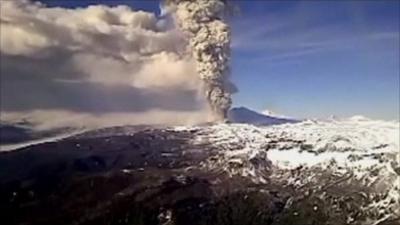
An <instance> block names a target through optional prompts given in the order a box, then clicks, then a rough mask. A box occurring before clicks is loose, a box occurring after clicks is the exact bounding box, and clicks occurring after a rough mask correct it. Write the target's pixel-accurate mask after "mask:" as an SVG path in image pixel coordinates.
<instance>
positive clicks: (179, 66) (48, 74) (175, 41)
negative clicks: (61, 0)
mask: <svg viewBox="0 0 400 225" xmlns="http://www.w3.org/2000/svg"><path fill="white" fill-rule="evenodd" d="M0 5H1V14H0V22H1V24H0V25H1V32H0V47H1V51H0V53H1V60H2V62H3V63H2V68H1V73H2V82H1V86H2V96H1V97H2V99H1V100H2V102H5V103H4V104H2V105H1V107H2V108H1V110H2V111H9V112H10V111H14V112H13V113H17V114H16V115H18V112H15V111H23V113H26V111H29V112H33V111H35V112H36V114H37V112H41V113H43V115H45V113H44V111H43V110H49V111H50V110H65V111H68V110H71V108H68V107H69V106H70V105H71V102H72V101H77V102H79V101H80V99H77V98H76V94H74V95H72V96H74V99H68V97H65V96H66V94H65V93H67V92H68V90H66V89H67V88H64V87H67V86H66V85H64V86H63V88H64V89H63V90H62V91H63V93H64V94H57V93H54V92H50V91H49V92H46V91H47V90H55V91H56V92H57V90H58V89H59V87H60V85H62V84H60V81H62V82H66V83H65V84H67V83H68V85H69V86H71V87H72V86H74V85H75V84H76V85H75V86H74V88H76V89H79V88H88V87H90V86H94V85H95V84H99V85H101V88H98V89H106V88H103V87H104V86H110V87H111V88H112V87H114V86H115V87H119V86H131V87H132V88H133V90H134V91H133V92H132V93H130V94H131V95H133V96H134V97H132V102H131V104H133V105H135V104H138V103H142V102H146V101H147V102H151V101H153V100H154V99H156V98H157V97H156V96H155V95H156V94H154V93H158V94H159V95H160V97H159V99H160V100H158V101H157V102H161V101H162V99H163V97H164V96H165V95H167V96H168V95H170V96H174V93H183V92H185V91H191V92H193V93H194V95H193V96H192V99H193V100H192V101H185V102H182V103H181V104H179V103H176V102H174V103H171V105H177V108H176V109H173V108H171V107H169V108H168V109H163V107H162V106H158V105H157V104H153V105H152V104H147V106H148V107H147V108H146V110H147V111H143V109H142V108H140V111H141V113H142V116H138V112H135V110H133V111H134V112H132V115H136V116H137V118H140V119H139V120H138V121H140V122H141V123H143V122H146V121H156V122H158V123H162V122H163V120H165V121H166V122H170V121H171V118H167V117H168V116H163V115H170V117H172V115H174V116H175V117H176V116H177V114H178V112H181V113H184V114H185V115H187V116H189V115H190V114H191V113H193V114H196V116H195V117H196V118H197V117H198V112H201V113H204V110H199V109H201V108H202V107H203V105H202V104H201V103H200V102H201V101H198V100H199V99H198V98H199V96H198V95H197V93H198V91H199V88H200V87H199V82H198V76H197V75H196V72H195V68H194V65H193V62H192V59H191V58H190V57H189V56H187V54H186V52H185V50H184V49H185V45H186V43H185V41H184V38H183V37H182V35H181V34H180V33H179V32H178V31H177V30H176V29H174V28H171V29H167V28H166V27H163V24H167V23H164V22H163V21H160V19H158V18H157V16H156V15H154V14H152V13H148V12H143V11H134V10H132V9H131V8H129V7H127V6H117V7H108V6H103V5H97V6H89V7H87V8H76V9H66V8H59V7H56V8H49V7H46V6H45V5H43V4H40V3H34V2H30V1H27V0H15V1H1V2H0ZM68 81H70V82H68ZM82 83H87V84H90V85H82ZM69 86H68V87H69ZM7 87H13V88H7ZM14 87H15V88H19V87H20V88H23V87H28V88H27V89H26V90H25V92H21V93H20V94H18V93H17V94H16V95H17V96H15V93H16V92H15V90H11V89H15V88H14ZM42 87H43V90H41V91H38V89H42ZM51 87H53V88H51ZM29 88H32V89H34V90H33V91H32V92H31V93H26V92H29V90H28V89H29ZM111 88H109V89H110V90H111ZM109 89H107V90H108V91H107V96H109V97H110V98H109V99H108V101H113V100H112V99H113V98H112V91H110V90H109ZM96 91H98V90H94V91H93V93H95V92H96ZM69 92H76V91H75V89H71V90H70V91H69ZM116 92H118V91H116ZM126 92H127V91H126ZM165 92H171V93H172V94H168V93H165ZM35 93H40V95H38V96H34V95H35ZM79 93H82V94H87V93H89V94H90V96H92V95H95V94H93V93H92V92H89V91H87V90H85V91H80V92H79ZM147 93H152V94H151V97H146V94H147ZM29 94H31V96H27V98H28V99H29V101H30V104H29V108H26V109H24V106H23V105H24V104H25V103H24V99H25V100H26V99H27V98H26V97H24V95H29ZM32 95H33V96H32ZM120 95H121V94H120ZM100 96H101V95H100ZM57 97H60V98H59V99H57V101H58V102H60V103H59V104H56V105H57V108H54V109H52V108H51V107H50V106H49V107H50V108H49V107H47V108H46V109H44V108H43V105H44V103H43V101H44V100H43V99H46V98H49V99H52V101H53V102H54V101H55V100H54V98H57ZM82 97H84V96H82ZM91 98H92V97H91ZM82 99H87V98H82ZM117 99H121V96H118V98H117ZM169 100H171V98H169ZM36 101H37V102H39V103H40V104H36V105H37V106H35V102H36ZM105 101H107V100H105ZM63 102H68V104H65V107H64V108H63V104H62V103H63ZM188 102H190V103H191V104H200V106H196V107H184V106H182V105H183V104H188ZM79 104H81V103H79ZM87 104H92V103H91V102H87ZM126 104H130V103H129V102H126ZM10 105H11V106H13V107H11V106H10ZM53 105H54V104H53ZM139 105H143V104H139ZM163 105H164V106H165V105H168V102H166V103H165V102H164V103H163ZM9 106H10V107H9ZM16 106H18V107H16ZM151 107H152V108H151ZM128 108H129V107H128ZM132 108H134V107H131V108H130V109H132ZM182 108H184V109H185V110H184V111H185V112H182ZM16 109H18V110H16ZM188 109H191V110H188ZM73 110H74V111H75V113H77V112H76V111H77V110H76V108H74V109H73ZM83 111H84V110H83ZM83 113H86V112H83ZM98 113H100V114H101V113H103V112H101V111H100V112H98ZM116 113H118V112H116ZM121 113H127V112H121ZM113 118H115V117H113ZM124 118H127V117H126V116H124ZM131 119H132V118H131ZM133 120H135V119H132V121H133ZM196 120H197V119H196ZM135 121H136V120H135Z"/></svg>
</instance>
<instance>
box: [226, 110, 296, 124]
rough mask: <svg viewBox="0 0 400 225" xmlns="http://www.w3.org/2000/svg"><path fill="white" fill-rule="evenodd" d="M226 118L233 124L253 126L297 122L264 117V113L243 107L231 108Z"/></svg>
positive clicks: (276, 117)
mask: <svg viewBox="0 0 400 225" xmlns="http://www.w3.org/2000/svg"><path fill="white" fill-rule="evenodd" d="M228 118H229V120H230V121H231V122H234V123H248V124H253V125H278V124H283V123H296V122H299V121H298V120H295V119H288V118H283V117H278V116H272V115H265V114H264V113H259V112H256V111H253V110H251V109H248V108H246V107H243V106H241V107H236V108H232V109H231V110H230V111H229V113H228Z"/></svg>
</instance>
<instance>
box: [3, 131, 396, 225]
mask: <svg viewBox="0 0 400 225" xmlns="http://www.w3.org/2000/svg"><path fill="white" fill-rule="evenodd" d="M121 129H122V130H121ZM124 129H125V128H112V129H106V130H101V131H95V132H89V133H86V134H82V135H79V136H75V137H72V138H68V139H64V140H61V141H58V142H52V143H44V144H39V145H35V146H30V147H27V148H23V149H19V150H16V151H12V152H6V153H1V154H0V213H1V214H2V223H3V224H8V225H13V224H24V225H39V224H40V225H54V224H57V225H63V224H76V225H102V224H132V225H142V224H143V225H144V224H145V225H153V224H154V225H159V224H163V225H167V224H168V225H188V224H190V225H206V224H207V225H224V224H229V225H250V224H252V225H258V224H259V225H261V224H262V225H268V224H270V225H290V224H293V225H294V224H297V225H299V224H301V225H314V224H318V225H324V224H326V225H328V224H330V225H342V224H346V223H347V222H348V218H351V219H352V221H351V222H352V224H361V223H357V220H356V219H358V218H360V219H363V218H365V217H366V216H367V215H366V214H365V213H363V211H362V208H361V206H363V204H365V205H366V204H367V202H366V199H365V197H364V196H363V195H361V194H355V193H362V191H365V189H366V188H365V187H359V186H354V185H353V183H352V182H350V180H349V178H346V177H345V178H346V179H343V177H338V176H335V175H333V173H332V174H330V175H329V174H328V175H327V174H326V173H325V172H323V171H313V172H312V174H306V173H303V172H301V170H293V171H290V173H292V174H297V175H296V176H297V177H299V178H301V179H304V180H306V179H307V178H308V177H313V179H317V178H318V179H317V181H318V182H317V183H318V184H321V185H320V186H310V185H307V184H304V185H302V186H301V187H300V188H299V187H295V186H293V185H290V184H289V183H288V182H287V180H289V179H290V177H286V178H285V176H286V175H285V174H288V173H283V172H282V174H283V175H282V176H280V179H275V178H274V177H268V176H266V182H264V183H258V182H254V181H252V180H251V179H250V178H248V177H243V176H239V175H235V176H232V175H231V174H228V173H227V172H224V171H223V170H215V169H213V170H207V169H205V167H204V165H203V164H204V163H205V162H206V161H207V162H210V161H209V159H212V158H217V159H218V149H217V147H216V146H214V145H212V144H210V143H209V144H204V143H205V142H201V143H202V144H199V143H197V144H196V142H193V140H194V139H195V138H196V136H197V135H198V133H199V132H204V131H199V130H197V129H192V130H181V131H176V130H172V129H161V128H146V127H140V128H137V129H136V128H129V132H127V130H124ZM112 134H114V135H112ZM260 159H261V158H260ZM251 163H253V164H254V165H256V166H259V167H262V166H265V165H263V164H262V163H261V162H260V161H259V160H255V159H253V160H251ZM265 167H266V168H269V166H265ZM310 173H311V172H310ZM270 174H271V172H268V173H267V175H270ZM275 175H279V173H275ZM282 177H283V179H281V178H282ZM322 184H324V185H322ZM332 184H333V185H332ZM333 209H335V210H333ZM349 216H350V217H349ZM354 221H356V222H354ZM360 221H361V220H360ZM385 223H386V225H395V224H398V223H397V221H393V222H392V223H391V222H390V221H388V220H386V221H385ZM381 225H383V224H381Z"/></svg>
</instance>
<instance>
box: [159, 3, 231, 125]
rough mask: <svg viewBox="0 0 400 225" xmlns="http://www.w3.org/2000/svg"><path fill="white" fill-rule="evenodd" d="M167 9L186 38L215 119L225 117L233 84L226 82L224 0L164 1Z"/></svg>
mask: <svg viewBox="0 0 400 225" xmlns="http://www.w3.org/2000/svg"><path fill="white" fill-rule="evenodd" d="M165 8H166V10H167V12H170V13H173V17H174V19H175V21H176V22H177V25H178V26H179V28H180V29H181V30H182V31H183V33H184V34H185V35H186V36H187V37H188V40H189V47H190V49H189V50H190V51H191V52H192V56H193V58H194V59H195V62H196V71H197V73H198V75H199V77H200V79H201V80H202V81H203V89H204V91H205V94H206V98H207V100H208V103H209V106H210V108H211V110H212V112H213V114H214V116H215V119H216V120H225V119H226V118H227V112H228V110H229V108H230V107H231V104H232V99H231V94H232V92H234V91H235V87H234V85H233V84H232V83H230V82H229V79H228V78H229V72H230V69H229V59H230V41H231V36H230V29H229V26H228V25H227V24H226V23H225V22H224V21H223V18H224V14H225V12H226V1H224V0H166V1H165Z"/></svg>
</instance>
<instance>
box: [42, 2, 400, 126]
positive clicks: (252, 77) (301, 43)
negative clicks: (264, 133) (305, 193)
mask: <svg viewBox="0 0 400 225" xmlns="http://www.w3.org/2000/svg"><path fill="white" fill-rule="evenodd" d="M41 2H44V3H45V4H46V5H48V6H62V7H70V8H75V7H79V6H87V5H89V4H98V3H99V2H100V3H103V4H107V5H118V4H125V5H129V6H131V7H133V8H134V9H136V10H137V9H142V10H145V11H150V12H154V13H156V14H158V12H159V1H156V0H155V1H144V0H142V1H127V0H124V1H112V3H111V1H93V0H92V1H85V0H79V1H78V0H76V1H73V0H64V1H55V0H42V1H41ZM234 3H235V4H237V5H238V6H239V8H240V11H239V12H238V13H237V15H236V16H235V17H234V18H232V21H231V25H232V30H233V43H232V47H233V49H232V53H233V55H232V73H233V75H232V79H233V81H234V83H235V84H236V85H237V86H238V88H239V90H240V91H239V92H238V93H237V94H235V96H234V105H236V106H247V107H250V108H253V109H257V110H264V109H270V110H272V111H276V112H278V113H281V114H286V115H290V116H294V117H327V116H329V115H337V116H350V115H355V114H363V115H366V116H368V117H372V118H381V119H398V118H399V83H400V81H399V79H400V78H399V76H400V75H399V73H400V72H399V71H400V68H399V67H400V65H399V64H400V58H399V42H400V39H399V27H400V24H399V19H400V12H399V11H400V2H399V1H261V0H260V1H253V0H251V1H234Z"/></svg>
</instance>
